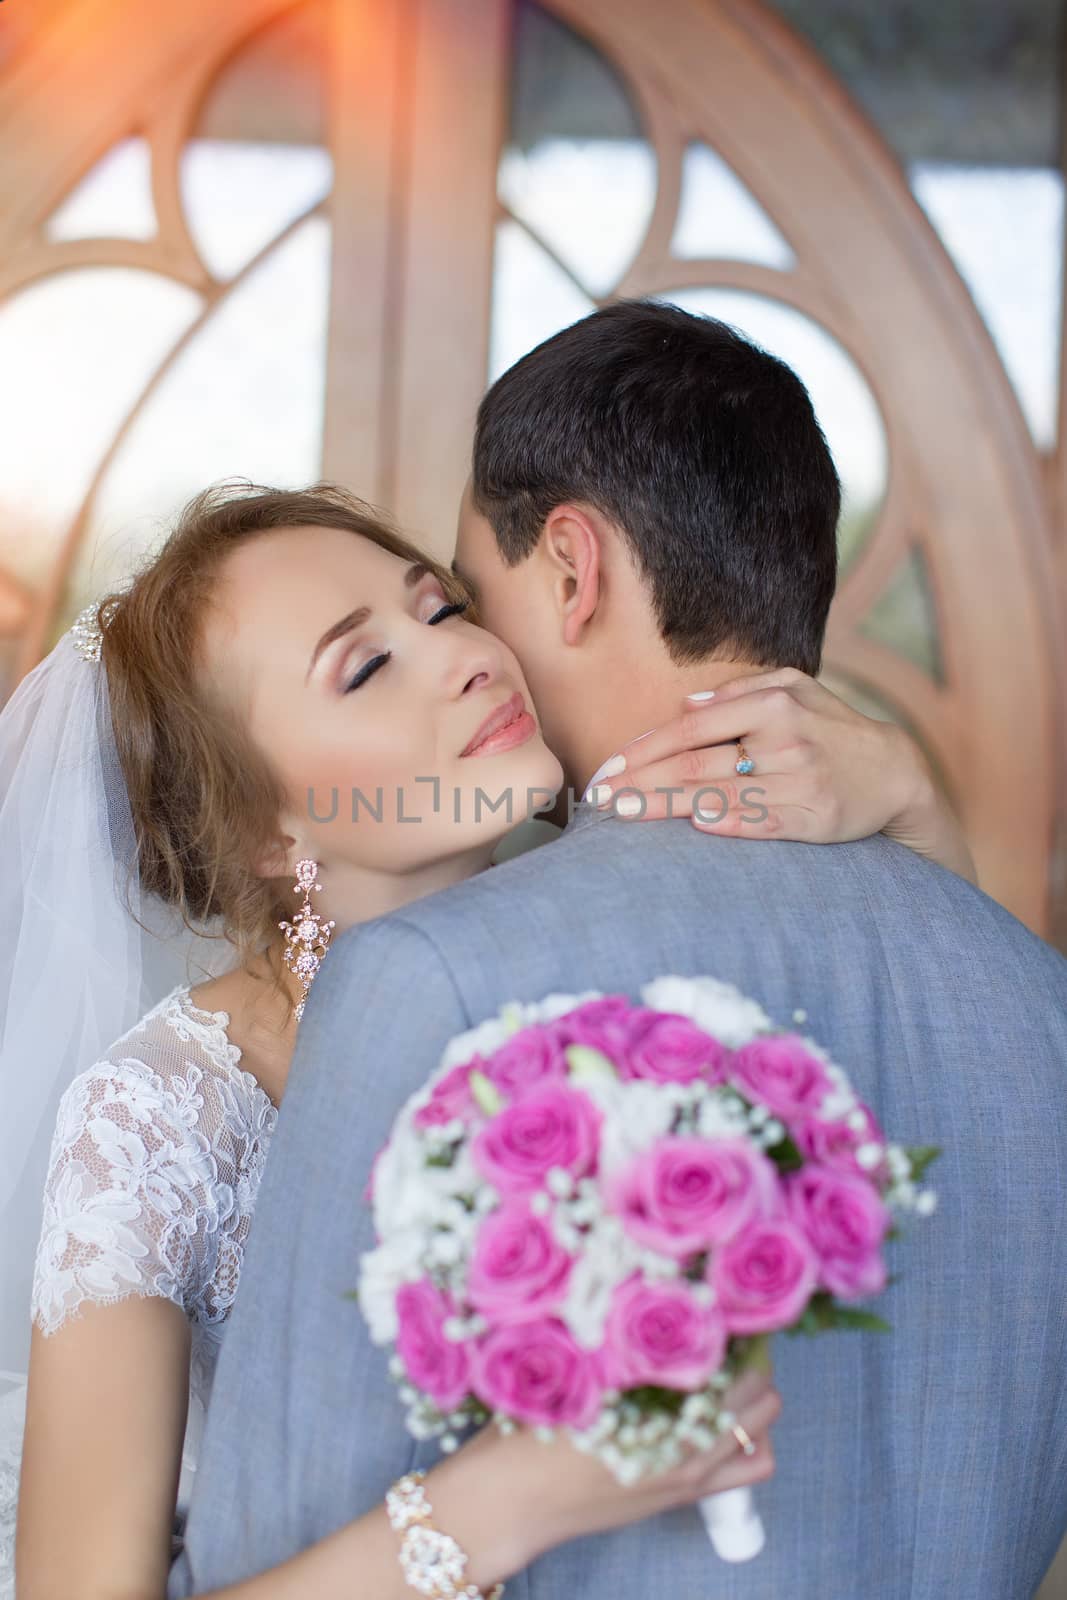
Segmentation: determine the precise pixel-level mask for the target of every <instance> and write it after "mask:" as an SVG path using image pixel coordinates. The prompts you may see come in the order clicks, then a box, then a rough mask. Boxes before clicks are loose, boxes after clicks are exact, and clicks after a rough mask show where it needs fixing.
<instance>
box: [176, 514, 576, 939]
mask: <svg viewBox="0 0 1067 1600" xmlns="http://www.w3.org/2000/svg"><path fill="white" fill-rule="evenodd" d="M217 598H218V604H217V606H216V607H213V608H212V613H211V616H210V617H209V618H208V619H207V620H206V623H205V647H206V649H205V655H206V664H207V668H208V671H209V673H210V675H211V679H212V682H213V684H214V685H215V687H216V688H217V689H218V690H219V691H220V692H221V693H222V694H223V695H225V696H226V698H227V700H228V702H229V703H230V704H236V706H237V707H238V709H239V711H240V713H241V715H242V716H243V717H244V718H245V719H246V721H247V724H248V726H249V728H250V731H251V734H252V737H253V739H254V741H255V743H256V745H257V746H258V748H259V749H261V750H263V751H264V752H265V754H266V755H267V757H268V759H269V761H270V762H271V764H272V766H273V768H274V770H275V772H276V773H277V775H278V776H279V778H280V780H281V782H282V784H283V785H284V787H285V791H286V794H287V796H288V811H287V814H286V816H285V817H284V818H283V819H282V821H283V826H284V829H285V831H286V833H287V834H289V835H290V836H292V837H293V838H294V839H295V840H296V847H295V851H294V859H295V855H297V854H299V855H308V856H311V857H313V859H315V860H316V861H318V862H319V863H320V864H321V866H322V869H323V896H324V901H323V904H324V908H326V907H327V906H328V912H329V914H330V915H336V912H337V911H341V912H342V913H343V910H344V908H343V906H341V905H338V904H337V903H336V894H337V888H338V885H343V884H344V883H345V881H346V873H347V874H348V877H349V878H351V879H352V881H353V885H354V893H355V894H356V898H363V897H364V896H365V893H366V889H367V882H366V878H367V875H368V874H371V875H377V876H379V877H380V876H381V875H383V874H384V875H387V876H388V875H390V874H392V875H397V874H403V875H412V874H415V875H416V877H417V875H418V874H419V872H420V870H421V869H433V868H434V867H435V866H437V867H440V866H441V865H442V864H448V863H452V864H453V866H459V865H461V864H462V865H465V866H467V867H468V868H469V867H470V866H471V864H472V862H473V864H476V865H481V864H483V861H484V860H485V859H488V855H489V853H490V852H491V850H492V847H493V845H494V844H495V843H496V842H497V841H498V840H499V839H500V837H501V836H502V835H503V834H505V833H506V832H507V831H508V829H509V827H511V826H513V825H514V824H515V823H517V822H520V821H521V820H522V819H523V817H524V816H526V815H527V814H528V813H529V812H530V811H532V810H534V809H536V808H537V807H539V806H542V807H543V806H544V805H545V801H546V795H547V793H550V792H552V791H554V790H555V789H556V788H557V787H558V786H559V784H560V782H561V772H560V767H559V764H558V762H557V761H556V759H555V757H554V756H553V755H551V753H550V752H549V751H548V749H547V748H546V746H545V744H544V743H543V741H542V738H541V733H540V729H539V727H538V724H537V721H536V718H535V714H534V708H533V705H532V703H531V701H530V695H529V691H528V689H527V686H526V683H525V680H524V679H523V676H522V673H521V672H520V670H519V666H518V663H517V661H516V660H515V657H514V656H513V655H512V653H511V651H510V650H509V649H508V648H507V646H506V645H504V644H503V643H502V642H501V641H500V640H499V639H497V638H495V637H494V636H493V635H492V634H490V633H486V632H485V631H484V630H483V629H481V628H478V627H475V626H474V625H473V624H472V623H470V622H468V621H466V620H465V619H464V617H463V615H462V614H461V613H460V612H458V611H457V610H456V608H455V607H454V606H453V604H452V603H451V602H450V599H449V597H448V595H446V593H445V591H444V590H443V588H442V586H441V583H440V581H439V580H438V579H437V578H436V577H435V576H434V575H433V573H432V572H430V571H428V570H427V569H426V568H425V567H422V566H412V565H411V564H410V563H409V562H407V561H405V560H402V559H401V558H399V557H397V556H395V555H393V554H392V553H391V552H389V551H387V550H383V549H381V548H379V547H378V546H377V545H375V544H373V543H372V542H371V541H370V540H368V539H365V538H362V537H361V536H359V535H358V534H354V533H350V532H347V531H343V530H339V529H334V528H319V527H298V528H283V529H278V530H274V531H272V532H270V533H267V534H263V535H260V536H259V537H257V538H256V539H254V540H252V541H250V542H248V543H247V544H244V545H242V546H240V547H239V548H238V549H236V550H235V551H234V552H233V554H232V555H231V556H229V557H228V558H227V561H226V564H225V566H224V569H223V573H222V582H221V585H220V590H219V593H218V597H217ZM531 795H532V796H533V798H532V799H531V798H530V797H531ZM479 858H480V859H479ZM290 870H291V867H290ZM331 875H332V883H333V887H334V893H333V894H330V893H329V887H330V880H331ZM356 879H362V882H361V884H360V885H359V888H358V889H357V888H356V885H355V880H356ZM446 881H447V874H446ZM429 886H430V887H432V886H433V884H432V883H431V884H430V885H429ZM422 887H424V886H420V888H419V889H417V890H416V892H422ZM380 899H381V896H378V897H373V896H372V901H373V903H374V904H375V906H377V903H378V901H379V900H380ZM388 901H389V896H388V894H386V896H385V907H384V908H387V906H388ZM371 914H375V912H374V910H372V911H371ZM344 920H347V918H345V919H344Z"/></svg>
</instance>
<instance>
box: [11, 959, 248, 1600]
mask: <svg viewBox="0 0 1067 1600" xmlns="http://www.w3.org/2000/svg"><path fill="white" fill-rule="evenodd" d="M228 1023H229V1017H228V1015H227V1013H226V1012H225V1011H202V1010H200V1009H199V1008H198V1007H197V1006H195V1005H194V1004H193V1002H192V999H191V998H190V991H189V986H188V985H184V984H183V985H179V987H178V988H176V989H174V990H172V991H171V993H170V994H168V995H167V996H166V997H165V998H164V999H163V1000H161V1001H160V1002H159V1004H158V1005H156V1006H154V1007H153V1009H152V1010H151V1011H149V1012H148V1013H147V1014H146V1015H145V1016H144V1017H142V1018H141V1020H140V1022H138V1023H137V1024H136V1025H135V1026H134V1027H133V1028H131V1029H130V1031H129V1032H128V1033H126V1034H124V1035H123V1036H122V1038H121V1039H119V1040H117V1041H116V1042H115V1044H113V1045H112V1046H111V1048H110V1050H108V1052H107V1054H106V1055H105V1056H104V1057H103V1058H102V1059H101V1060H100V1061H97V1062H95V1063H94V1064H93V1065H92V1066H90V1067H88V1068H87V1069H86V1070H85V1071H83V1072H81V1073H79V1075H78V1076H77V1077H76V1078H75V1079H74V1081H73V1082H72V1083H71V1084H70V1086H69V1087H68V1089H67V1090H66V1092H65V1094H64V1096H63V1099H62V1101H61V1102H60V1108H59V1114H58V1117H57V1120H56V1129H55V1134H54V1137H53V1141H52V1152H51V1159H50V1163H49V1172H48V1181H47V1185H46V1189H45V1199H44V1213H43V1220H42V1226H41V1235H40V1242H39V1245H38V1250H37V1259H36V1265H35V1270H34V1281H33V1296H32V1303H31V1308H30V1309H31V1314H32V1317H33V1321H34V1322H35V1323H36V1324H37V1325H38V1327H39V1328H40V1329H41V1330H42V1331H43V1332H44V1333H45V1334H51V1333H54V1332H55V1331H56V1330H57V1329H58V1328H59V1327H61V1326H62V1324H63V1323H64V1322H65V1321H66V1320H67V1318H68V1317H71V1316H77V1315H78V1314H79V1309H80V1308H81V1307H82V1306H84V1305H86V1304H94V1305H110V1304H112V1303H114V1302H115V1301H117V1300H121V1299H123V1298H125V1297H126V1296H127V1295H132V1294H135V1295H163V1296H164V1297H165V1298H166V1299H168V1300H172V1301H173V1302H174V1304H175V1305H178V1306H180V1307H181V1308H182V1310H183V1311H184V1312H185V1314H186V1316H187V1317H188V1318H189V1321H190V1324H191V1330H192V1345H191V1353H190V1370H189V1415H188V1424H187V1427H186V1433H185V1444H184V1448H183V1452H182V1468H181V1481H180V1485H179V1489H178V1513H177V1516H176V1520H175V1530H174V1540H175V1541H177V1540H178V1539H180V1536H181V1530H182V1527H183V1524H184V1516H185V1511H186V1509H187V1507H188V1500H189V1494H190V1491H191V1480H192V1475H193V1473H194V1472H195V1470H196V1459H197V1454H198V1450H199V1443H200V1437H201V1433H202V1430H203V1423H204V1414H205V1410H206V1406H207V1402H208V1398H209V1395H210V1392H211V1384H212V1379H213V1377H214V1372H215V1364H216V1360H217V1357H218V1351H219V1346H220V1343H221V1340H222V1333H223V1329H224V1327H225V1323H226V1319H227V1317H228V1316H229V1312H230V1307H231V1306H232V1304H233V1301H234V1297H235V1295H236V1292H237V1282H238V1278H239V1277H240V1273H241V1262H242V1259H243V1255H244V1245H245V1239H246V1238H247V1235H248V1229H249V1225H250V1223H251V1218H252V1210H253V1206H254V1204H255V1197H256V1190H257V1189H258V1187H259V1180H260V1176H261V1173H262V1170H263V1164H264V1161H265V1159H266V1154H267V1150H268V1148H269V1144H270V1138H271V1135H272V1133H273V1132H274V1128H275V1124H276V1121H277V1116H278V1112H277V1109H276V1108H275V1106H274V1105H273V1103H272V1102H271V1100H270V1098H269V1096H268V1095H267V1094H266V1092H265V1091H264V1090H263V1089H261V1088H260V1086H259V1084H258V1083H257V1081H256V1079H255V1078H254V1077H253V1075H252V1074H251V1073H250V1072H246V1071H244V1070H243V1069H242V1068H241V1066H240V1064H239V1063H240V1059H241V1051H240V1049H239V1048H238V1047H237V1046H236V1045H235V1044H232V1043H231V1042H230V1040H229V1038H228V1036H227V1033H226V1028H227V1026H228ZM25 1394H26V1391H25V1386H24V1385H22V1386H20V1387H19V1388H18V1389H16V1390H14V1391H13V1392H10V1393H8V1394H7V1395H4V1396H3V1397H2V1398H0V1600H13V1596H14V1543H15V1511H16V1506H17V1496H18V1476H19V1462H20V1459H21V1453H22V1433H23V1422H24V1417H25ZM136 1402H137V1397H136V1390H135V1389H131V1395H130V1403H131V1404H133V1405H135V1404H136Z"/></svg>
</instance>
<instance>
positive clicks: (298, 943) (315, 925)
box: [278, 861, 337, 1022]
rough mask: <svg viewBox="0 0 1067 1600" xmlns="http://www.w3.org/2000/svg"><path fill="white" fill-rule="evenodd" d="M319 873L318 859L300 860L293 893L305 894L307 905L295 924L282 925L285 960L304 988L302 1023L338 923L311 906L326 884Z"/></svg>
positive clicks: (299, 1008)
mask: <svg viewBox="0 0 1067 1600" xmlns="http://www.w3.org/2000/svg"><path fill="white" fill-rule="evenodd" d="M318 872H319V864H318V862H317V861H298V862H297V864H296V883H295V884H294V885H293V893H294V894H302V895H303V896H304V904H303V905H302V906H301V907H300V909H299V911H298V912H297V914H296V922H295V923H292V922H279V924H278V926H279V928H281V930H282V932H283V933H284V934H285V951H284V954H283V957H282V959H283V960H284V962H285V964H286V966H287V967H288V968H289V970H290V972H294V973H295V974H296V976H297V977H298V978H299V979H300V987H301V988H302V989H303V991H304V992H303V994H302V995H301V997H300V1000H299V1003H298V1004H297V1008H296V1020H297V1021H298V1022H299V1021H300V1018H301V1017H302V1016H303V1015H304V1002H305V1001H306V1000H307V996H308V990H309V989H310V988H311V982H312V979H313V978H314V977H315V974H316V973H317V972H318V970H319V968H320V966H321V965H322V961H323V957H324V956H325V954H326V949H327V946H328V945H329V943H330V934H331V933H332V932H333V930H334V928H335V927H336V926H337V924H336V922H332V921H331V922H323V920H322V918H321V917H320V916H319V914H318V913H317V912H316V911H312V909H311V895H312V891H313V890H315V889H319V890H321V889H322V884H321V883H319V881H318Z"/></svg>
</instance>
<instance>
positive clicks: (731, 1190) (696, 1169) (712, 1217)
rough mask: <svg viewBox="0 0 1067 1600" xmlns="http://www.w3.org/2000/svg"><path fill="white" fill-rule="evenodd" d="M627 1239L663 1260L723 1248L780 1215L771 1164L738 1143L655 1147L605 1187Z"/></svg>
mask: <svg viewBox="0 0 1067 1600" xmlns="http://www.w3.org/2000/svg"><path fill="white" fill-rule="evenodd" d="M607 1200H608V1204H609V1206H610V1207H611V1209H612V1210H613V1211H614V1212H616V1214H617V1215H618V1216H620V1217H621V1218H622V1219H623V1224H624V1226H625V1228H626V1231H627V1233H629V1234H630V1235H631V1237H632V1238H634V1239H636V1240H637V1241H638V1242H639V1243H640V1244H644V1245H648V1246H649V1247H650V1248H651V1249H653V1250H659V1251H662V1253H663V1254H664V1255H668V1256H676V1257H678V1258H681V1257H683V1256H688V1255H692V1254H693V1252H694V1251H697V1250H707V1249H709V1248H710V1247H711V1246H712V1245H715V1244H724V1243H725V1242H726V1241H727V1240H728V1239H732V1238H733V1237H734V1235H735V1234H736V1233H737V1232H738V1231H739V1230H740V1229H741V1228H743V1227H745V1225H746V1224H747V1223H748V1222H750V1221H751V1220H752V1218H754V1217H756V1216H757V1215H758V1216H769V1215H771V1214H773V1213H774V1212H775V1211H777V1210H779V1209H780V1206H781V1197H780V1192H779V1186H778V1174H777V1170H776V1168H775V1167H774V1164H773V1163H772V1162H771V1161H769V1160H768V1159H767V1157H766V1156H765V1155H763V1154H761V1152H760V1151H758V1150H756V1149H754V1148H753V1147H752V1145H750V1144H749V1143H748V1142H747V1141H746V1140H745V1139H699V1138H695V1137H693V1136H689V1137H668V1138H664V1139H660V1140H659V1141H658V1142H657V1143H656V1144H655V1145H653V1146H652V1148H651V1149H650V1150H648V1151H647V1152H646V1153H645V1154H644V1155H642V1156H639V1157H638V1158H637V1160H636V1161H634V1162H632V1163H631V1164H630V1166H629V1167H627V1168H625V1169H624V1170H623V1172H621V1173H620V1174H619V1175H618V1176H617V1177H616V1178H615V1179H614V1180H613V1181H612V1182H611V1183H609V1184H608V1186H607Z"/></svg>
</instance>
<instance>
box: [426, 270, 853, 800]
mask: <svg viewBox="0 0 1067 1600" xmlns="http://www.w3.org/2000/svg"><path fill="white" fill-rule="evenodd" d="M839 508H840V487H839V484H838V479H837V474H836V472H835V470H834V465H833V461H832V460H831V457H830V452H829V450H828V448H827V445H826V441H825V439H824V438H823V435H822V432H821V430H820V428H819V424H818V422H817V421H816V419H815V414H814V412H813V410H812V406H811V401H810V400H809V398H808V394H807V391H806V390H805V388H804V385H803V384H802V383H801V382H800V380H799V378H797V376H796V374H795V373H794V372H792V370H791V369H790V368H789V367H787V366H786V365H785V364H784V363H783V362H781V361H779V360H777V359H776V358H775V357H774V356H771V355H768V354H767V353H766V352H765V351H763V350H760V349H759V348H758V347H757V346H755V345H753V344H751V343H750V342H749V341H748V340H747V339H745V338H744V337H743V336H742V335H741V334H739V333H737V332H736V331H735V330H733V329H732V328H729V327H727V326H726V325H725V324H724V323H721V322H716V321H713V320H711V319H709V318H704V317H694V316H690V315H689V314H688V313H686V312H684V311H680V310H678V309H677V308H676V307H674V306H666V305H661V304H658V303H653V302H648V301H626V302H621V303H618V304H615V305H611V306H608V307H606V308H605V309H603V310H601V311H597V312H595V313H594V314H593V315H592V316H589V317H586V318H584V319H583V320H582V321H581V322H578V323H575V324H574V325H573V326H572V327H569V328H566V329H564V330H563V332H561V333H558V334H556V335H555V336H554V337H553V338H551V339H548V340H546V341H545V343H544V344H542V345H539V346H538V347H537V349H535V350H533V351H531V352H530V354H529V355H527V356H524V357H523V359H522V360H521V361H519V362H517V363H516V365H515V366H513V367H512V368H511V369H510V370H509V371H508V372H506V373H505V374H504V375H503V377H502V378H500V379H498V381H497V382H496V383H495V384H494V385H493V387H492V388H491V389H490V390H489V392H488V394H487V395H486V396H485V398H484V400H483V401H482V403H481V406H480V408H479V411H478V422H477V429H476V433H475V440H474V456H473V467H472V474H471V480H470V483H469V484H468V487H467V490H466V492H465V494H464V499H463V506H462V508H461V512H460V522H459V536H458V542H457V546H456V562H455V565H456V570H457V572H459V573H460V574H461V575H462V576H463V577H464V578H465V579H467V580H468V582H469V583H470V584H471V586H472V588H473V589H474V591H475V594H476V597H477V600H478V604H479V608H480V611H481V616H482V620H483V621H484V623H485V626H486V627H487V628H490V629H492V630H493V632H495V633H498V634H500V635H501V636H502V637H503V638H504V639H505V640H506V642H507V643H508V644H509V645H510V646H511V648H512V649H513V650H514V651H515V653H516V655H517V656H518V658H519V661H520V663H521V665H522V667H523V670H524V672H525V674H526V677H527V680H528V682H529V685H530V689H531V691H532V693H533V696H534V699H535V701H536V703H537V706H538V710H539V712H540V714H541V718H542V724H543V727H544V730H545V735H546V737H547V738H548V740H549V743H550V744H552V745H553V747H554V748H556V749H557V750H558V751H559V753H560V754H561V755H562V756H563V758H564V762H565V765H568V766H569V767H570V768H571V773H570V775H571V776H572V777H576V776H581V775H580V774H579V773H576V772H575V771H574V770H573V769H574V765H575V763H574V761H573V760H569V759H568V758H569V757H570V756H571V755H572V754H573V753H574V751H573V745H574V741H573V737H572V734H573V727H574V723H575V719H576V718H581V717H585V718H588V717H589V715H590V714H593V715H596V714H597V711H598V702H601V703H606V700H607V696H608V695H613V696H614V697H615V701H616V703H618V701H619V700H625V699H626V697H631V698H632V697H634V696H636V697H637V699H638V700H640V699H641V694H642V693H643V694H644V695H645V699H646V701H648V704H649V706H651V699H650V695H649V689H650V686H651V692H652V693H654V687H655V685H656V684H657V683H659V684H662V685H666V684H668V683H671V684H673V685H675V687H676V686H677V685H678V683H679V682H681V681H683V680H684V679H688V678H691V677H692V675H693V669H694V667H695V666H697V665H698V664H700V663H709V662H712V661H714V662H717V663H724V662H725V663H738V664H740V666H741V667H744V666H752V667H782V666H794V667H799V668H800V669H801V670H802V671H804V672H808V673H811V674H815V673H816V672H817V671H818V668H819V662H820V654H821V650H822V641H823V633H824V630H825V626H826V617H827V612H828V611H829V608H830V602H831V600H832V598H833V593H834V585H835V581H836V572H837V544H836V529H837V518H838V511H839ZM687 686H688V684H687ZM661 692H662V691H661ZM642 709H643V706H639V705H636V704H635V706H634V714H635V716H637V717H638V719H639V718H640V715H641V714H642ZM645 715H648V711H647V710H646V711H645ZM653 720H654V718H653ZM646 725H647V724H646ZM640 731H642V730H641V729H640V728H635V729H632V730H631V732H633V733H636V732H640ZM604 753H605V754H606V753H608V752H607V751H605V752H604Z"/></svg>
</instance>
